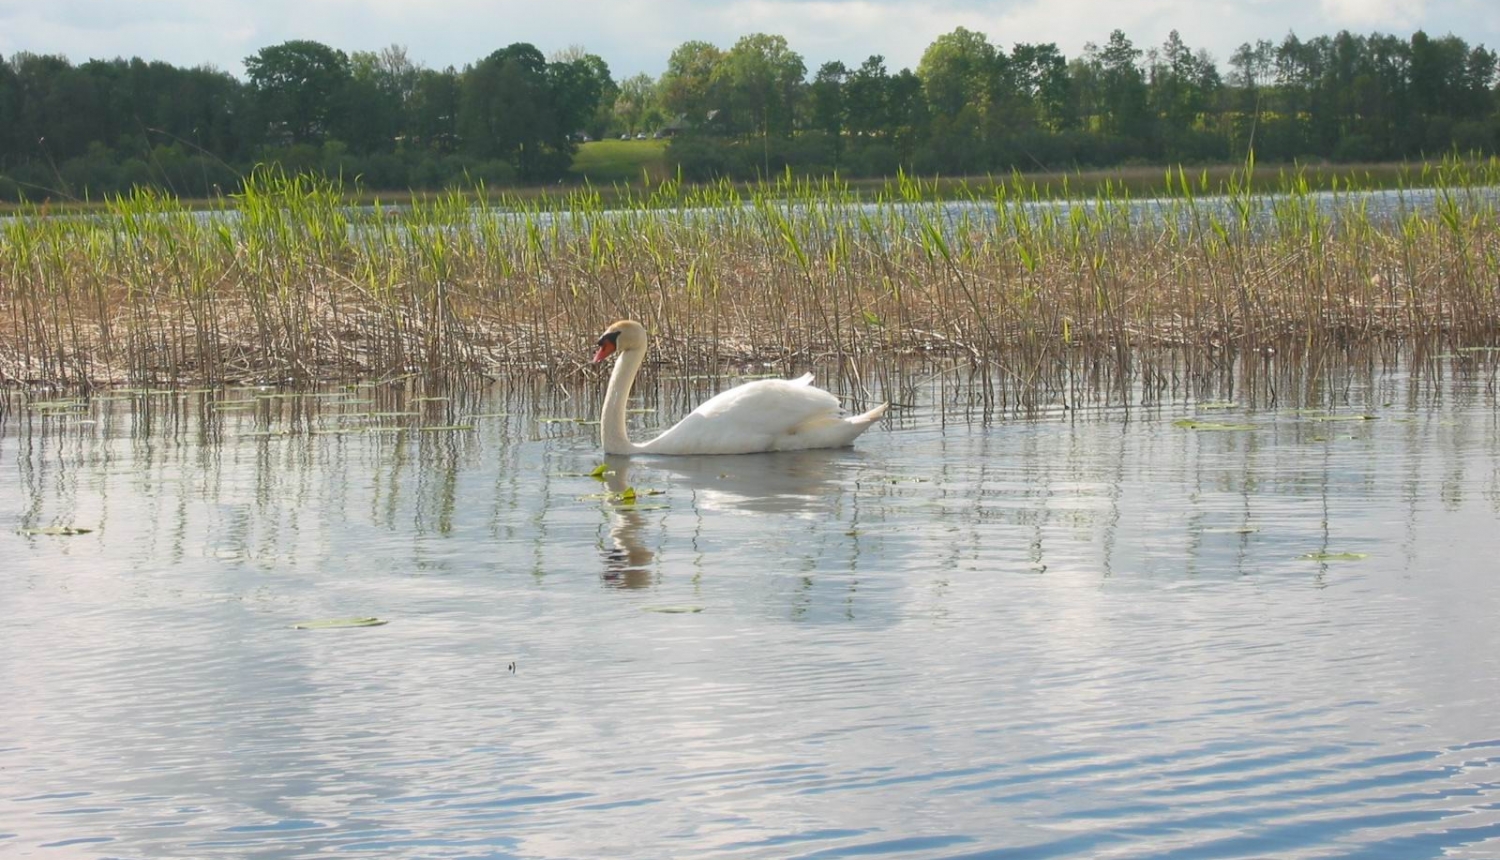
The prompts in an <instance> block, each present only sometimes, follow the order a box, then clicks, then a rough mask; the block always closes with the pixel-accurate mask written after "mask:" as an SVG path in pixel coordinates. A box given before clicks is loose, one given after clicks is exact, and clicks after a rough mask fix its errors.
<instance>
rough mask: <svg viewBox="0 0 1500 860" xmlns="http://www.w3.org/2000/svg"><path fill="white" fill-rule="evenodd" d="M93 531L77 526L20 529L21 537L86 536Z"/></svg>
mask: <svg viewBox="0 0 1500 860" xmlns="http://www.w3.org/2000/svg"><path fill="white" fill-rule="evenodd" d="M91 531H93V529H82V528H78V527H77V526H46V527H43V528H39V529H21V534H23V535H58V536H67V535H86V534H88V533H89V532H91Z"/></svg>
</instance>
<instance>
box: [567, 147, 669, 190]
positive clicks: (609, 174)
mask: <svg viewBox="0 0 1500 860" xmlns="http://www.w3.org/2000/svg"><path fill="white" fill-rule="evenodd" d="M666 151H667V142H666V141H665V140H596V141H592V142H590V143H585V144H583V145H581V146H579V147H578V154H577V155H576V156H574V158H573V166H572V167H570V168H568V172H569V173H571V174H573V175H574V176H577V177H579V178H580V179H587V180H588V181H590V182H592V183H594V184H596V185H609V184H614V183H626V182H630V183H639V182H641V180H642V177H643V176H649V177H650V178H651V181H652V182H660V181H661V180H662V179H665V178H667V175H668V173H667V167H666Z"/></svg>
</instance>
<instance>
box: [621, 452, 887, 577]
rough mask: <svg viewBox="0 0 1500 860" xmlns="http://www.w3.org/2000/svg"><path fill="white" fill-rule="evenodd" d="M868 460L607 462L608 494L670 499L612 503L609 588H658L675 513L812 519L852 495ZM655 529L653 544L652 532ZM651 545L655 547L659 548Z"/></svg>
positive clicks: (764, 457)
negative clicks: (659, 558)
mask: <svg viewBox="0 0 1500 860" xmlns="http://www.w3.org/2000/svg"><path fill="white" fill-rule="evenodd" d="M863 463H864V460H863V458H862V457H861V455H860V454H859V453H858V452H856V451H852V450H849V449H847V448H846V449H835V450H812V451H783V452H778V453H772V454H756V455H717V456H698V457H691V456H689V457H680V456H679V457H639V456H637V457H624V456H613V455H611V456H606V457H605V458H604V465H605V467H606V469H607V470H608V471H606V473H605V475H604V484H605V488H606V489H607V490H608V491H609V493H610V495H611V496H612V497H618V495H619V494H620V493H623V492H625V490H626V489H628V488H631V487H634V488H635V489H636V491H637V492H639V493H643V494H644V493H645V492H646V491H647V490H658V491H664V493H663V494H662V495H660V496H646V495H641V496H640V497H639V498H638V499H637V500H636V501H635V502H634V503H624V502H619V501H614V500H612V501H610V502H609V503H608V504H609V509H610V514H609V517H610V523H609V540H610V546H608V547H602V550H603V555H604V581H605V583H606V584H608V585H612V586H615V587H619V588H643V587H645V586H648V585H651V584H652V583H653V582H654V581H655V579H656V576H657V573H658V564H657V561H656V553H657V551H659V550H660V549H661V548H662V546H663V545H664V544H665V543H666V541H667V540H668V539H669V535H670V531H669V529H668V527H667V517H668V516H669V515H670V514H673V513H679V514H680V513H683V512H689V511H690V512H695V513H697V514H698V515H699V517H700V519H701V518H702V517H703V516H704V515H718V514H730V515H732V514H790V515H793V516H813V515H816V514H818V513H820V512H822V511H825V510H827V508H828V507H829V505H830V504H831V502H832V501H833V500H835V499H837V498H838V497H839V496H840V495H841V494H843V493H844V492H845V491H847V490H848V488H849V487H850V479H852V478H853V477H854V476H855V475H857V474H858V473H859V471H860V470H861V469H862V467H863ZM653 522H654V523H655V524H656V533H655V534H654V535H653V536H652V538H653V539H652V540H649V541H648V539H647V538H648V536H647V525H648V523H653ZM652 544H655V546H654V547H653V546H652Z"/></svg>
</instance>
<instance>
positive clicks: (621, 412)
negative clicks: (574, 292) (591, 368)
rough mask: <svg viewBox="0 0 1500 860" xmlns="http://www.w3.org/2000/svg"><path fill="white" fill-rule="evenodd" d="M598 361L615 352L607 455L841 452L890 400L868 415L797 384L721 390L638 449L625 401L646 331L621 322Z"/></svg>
mask: <svg viewBox="0 0 1500 860" xmlns="http://www.w3.org/2000/svg"><path fill="white" fill-rule="evenodd" d="M598 345H599V351H598V352H596V353H594V363H595V364H598V363H599V362H601V361H603V360H604V359H606V358H608V357H609V356H610V355H615V356H616V358H615V367H614V370H613V371H611V372H610V375H609V388H608V389H607V390H606V392H605V394H604V412H603V414H602V415H601V416H600V420H599V426H600V430H601V431H602V435H603V437H604V453H606V454H756V453H761V452H765V451H800V450H804V449H807V448H839V447H842V446H844V445H851V444H853V443H854V437H856V436H858V435H859V434H861V433H863V432H865V431H866V430H868V429H870V425H872V424H874V423H875V422H876V421H878V420H880V416H882V415H884V414H885V410H886V407H887V406H888V405H889V404H887V403H882V404H880V405H879V406H877V407H875V408H874V409H871V410H870V411H869V412H866V413H864V414H863V415H854V416H846V415H845V414H844V411H843V409H841V408H840V407H839V400H838V398H837V397H834V396H833V395H832V394H830V393H828V392H827V391H824V390H823V389H821V388H814V387H813V385H812V374H811V373H808V374H805V375H803V376H800V377H798V378H797V379H762V380H757V381H755V382H747V383H745V384H744V385H739V386H736V387H734V388H731V389H729V390H728V391H721V392H720V393H718V394H716V395H714V396H713V397H711V398H709V399H708V400H706V401H704V402H703V403H702V404H701V405H700V406H699V407H698V408H697V409H694V410H693V411H692V412H690V413H688V415H687V417H685V418H683V419H682V420H681V421H679V422H677V423H676V424H675V425H673V426H672V427H670V428H668V429H667V430H666V431H665V432H663V433H662V434H661V435H660V436H657V437H656V438H655V439H652V440H651V441H650V442H645V443H642V444H636V443H634V442H632V441H630V437H629V436H628V435H627V434H626V432H625V402H626V401H627V400H628V399H629V398H630V387H631V386H632V385H633V384H635V375H636V373H637V372H638V371H639V370H640V369H641V363H642V362H644V361H645V360H646V328H645V326H643V325H641V324H640V323H638V322H636V321H635V320H620V321H619V322H617V323H615V324H613V325H611V326H610V327H609V328H607V329H605V331H604V335H603V336H602V337H600V338H599V344H598Z"/></svg>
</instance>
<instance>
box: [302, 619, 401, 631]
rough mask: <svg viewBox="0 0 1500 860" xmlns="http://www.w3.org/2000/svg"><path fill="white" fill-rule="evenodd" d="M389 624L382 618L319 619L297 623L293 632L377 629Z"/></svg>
mask: <svg viewBox="0 0 1500 860" xmlns="http://www.w3.org/2000/svg"><path fill="white" fill-rule="evenodd" d="M389 623H390V622H389V621H387V620H386V619H384V618H375V617H373V616H365V617H360V618H320V619H318V620H317V621H299V622H297V623H296V624H293V625H292V629H293V630H342V629H344V628H346V627H379V626H380V625H382V624H389Z"/></svg>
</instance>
